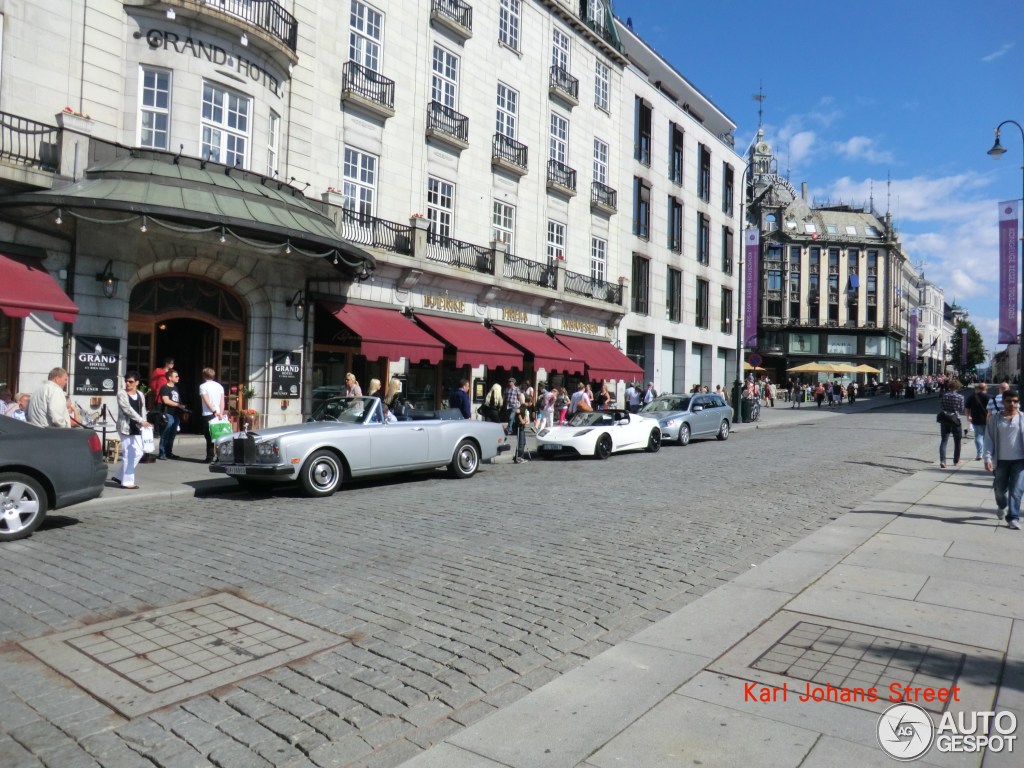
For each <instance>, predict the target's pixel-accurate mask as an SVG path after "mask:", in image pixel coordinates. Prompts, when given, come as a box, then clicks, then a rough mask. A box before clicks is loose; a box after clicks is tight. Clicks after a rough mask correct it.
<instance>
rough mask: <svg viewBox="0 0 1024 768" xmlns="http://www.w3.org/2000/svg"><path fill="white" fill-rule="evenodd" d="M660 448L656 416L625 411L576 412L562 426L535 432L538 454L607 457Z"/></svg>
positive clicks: (659, 433)
mask: <svg viewBox="0 0 1024 768" xmlns="http://www.w3.org/2000/svg"><path fill="white" fill-rule="evenodd" d="M641 448H642V449H644V450H645V451H648V452H649V453H654V452H655V451H657V450H658V449H659V448H661V428H660V427H659V426H658V422H657V420H656V419H648V418H646V417H644V416H639V415H637V414H635V413H630V412H629V411H621V410H610V411H591V412H586V413H577V414H576V415H575V416H573V417H572V418H571V419H570V420H569V421H568V423H566V425H565V426H562V427H551V428H550V429H542V430H541V431H540V433H539V434H538V435H537V452H538V453H539V454H540V455H541V457H542V458H545V459H552V458H554V457H555V456H594V457H595V458H598V459H607V458H608V457H609V456H611V455H612V454H613V453H621V452H622V451H635V450H639V449H641Z"/></svg>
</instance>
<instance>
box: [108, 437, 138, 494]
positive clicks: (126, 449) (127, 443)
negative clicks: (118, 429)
mask: <svg viewBox="0 0 1024 768" xmlns="http://www.w3.org/2000/svg"><path fill="white" fill-rule="evenodd" d="M141 460H142V435H121V476H120V477H117V475H115V476H114V477H115V478H116V479H117V480H119V481H120V483H121V485H135V468H136V467H137V466H139V462H140V461H141Z"/></svg>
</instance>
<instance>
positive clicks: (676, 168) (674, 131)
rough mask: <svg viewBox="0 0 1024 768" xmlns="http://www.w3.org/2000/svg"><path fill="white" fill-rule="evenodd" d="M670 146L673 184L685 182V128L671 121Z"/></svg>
mask: <svg viewBox="0 0 1024 768" xmlns="http://www.w3.org/2000/svg"><path fill="white" fill-rule="evenodd" d="M668 133H669V137H668V138H669V147H671V155H670V156H669V163H668V177H669V179H670V180H671V181H672V183H673V184H682V183H683V129H682V128H680V127H679V126H678V125H676V124H675V123H669V127H668Z"/></svg>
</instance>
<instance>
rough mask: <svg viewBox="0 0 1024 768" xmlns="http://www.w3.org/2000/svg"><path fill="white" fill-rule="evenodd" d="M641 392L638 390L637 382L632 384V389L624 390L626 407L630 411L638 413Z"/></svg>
mask: <svg viewBox="0 0 1024 768" xmlns="http://www.w3.org/2000/svg"><path fill="white" fill-rule="evenodd" d="M642 396H643V393H642V392H641V391H640V387H639V382H638V383H637V384H634V385H632V389H631V390H630V389H627V390H626V408H627V409H628V410H629V412H630V413H639V411H640V398H641V397H642Z"/></svg>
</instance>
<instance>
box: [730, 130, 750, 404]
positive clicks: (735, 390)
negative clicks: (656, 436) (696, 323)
mask: <svg viewBox="0 0 1024 768" xmlns="http://www.w3.org/2000/svg"><path fill="white" fill-rule="evenodd" d="M747 153H748V155H749V153H750V149H749V148H748V149H747ZM753 165H754V160H753V158H748V160H747V164H746V165H745V166H744V167H743V175H742V176H741V177H740V194H741V195H742V197H741V199H740V231H739V242H740V252H739V259H738V262H737V272H736V276H737V279H738V283H737V286H736V324H735V326H734V327H735V330H736V381H734V382H733V385H732V418H733V421H735V422H737V423H739V424H742V423H743V409H742V405H743V403H742V402H740V394H741V393H742V392H743V381H744V376H743V336H744V333H743V323H744V320H745V319H746V320H749V318H744V317H743V308H744V306H745V304H744V295H743V255H744V252H745V250H746V247H747V241H746V225H747V213H748V212H747V184H748V183H750V169H751V168H752V167H753ZM751 198H753V190H751ZM751 202H753V199H751Z"/></svg>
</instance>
